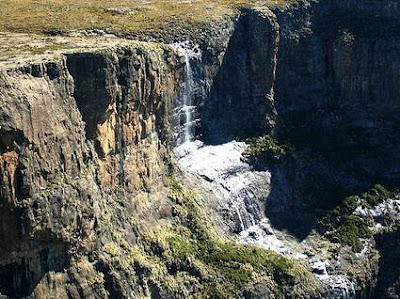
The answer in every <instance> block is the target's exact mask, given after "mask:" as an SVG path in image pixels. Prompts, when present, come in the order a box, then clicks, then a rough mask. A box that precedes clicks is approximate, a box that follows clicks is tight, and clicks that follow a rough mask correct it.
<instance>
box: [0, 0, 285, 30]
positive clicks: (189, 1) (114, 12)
mask: <svg viewBox="0 0 400 299" xmlns="http://www.w3.org/2000/svg"><path fill="white" fill-rule="evenodd" d="M289 1H290V0H275V1H273V0H267V1H266V0H264V1H257V0H219V1H215V0H181V1H176V0H175V1H173V0H86V1H78V0H0V8H1V9H0V31H3V32H19V33H39V34H42V33H49V32H54V31H56V32H58V31H61V32H70V31H75V30H78V31H79V30H91V29H101V30H110V31H112V32H115V33H117V34H121V35H138V34H145V35H148V36H151V35H159V34H163V33H165V32H173V33H174V32H176V31H177V30H183V31H185V30H186V31H189V32H190V31H191V30H195V29H196V28H201V27H203V26H207V24H209V23H210V22H212V21H216V20H218V19H220V18H223V17H225V16H227V15H231V14H232V13H233V12H234V11H235V9H236V8H238V7H239V6H241V5H252V4H255V3H258V4H261V5H281V4H285V3H288V2H289Z"/></svg>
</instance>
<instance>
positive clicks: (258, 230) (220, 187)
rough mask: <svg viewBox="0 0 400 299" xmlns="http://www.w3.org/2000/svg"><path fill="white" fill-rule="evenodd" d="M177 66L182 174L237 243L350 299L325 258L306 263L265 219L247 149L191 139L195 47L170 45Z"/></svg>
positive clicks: (266, 176)
mask: <svg viewBox="0 0 400 299" xmlns="http://www.w3.org/2000/svg"><path fill="white" fill-rule="evenodd" d="M171 46H172V47H174V48H175V49H176V50H177V53H178V55H179V56H180V57H181V59H182V63H183V67H184V69H183V82H182V85H181V90H180V101H179V105H178V107H177V108H176V109H175V116H176V117H177V119H179V120H180V124H179V126H177V127H176V128H175V131H176V140H177V145H178V146H177V147H176V148H175V150H174V152H175V155H176V157H177V159H178V162H179V165H180V166H181V167H182V169H185V170H186V171H189V172H190V173H192V174H196V175H198V182H197V183H198V184H200V185H202V186H203V188H205V189H206V190H212V192H213V194H214V196H215V197H216V199H217V201H218V206H219V209H220V210H221V211H227V213H228V215H230V216H229V217H230V218H229V219H231V221H233V222H234V224H235V230H236V232H237V233H238V234H237V241H238V242H239V243H244V244H254V245H257V246H260V247H262V248H265V249H269V250H272V251H275V252H277V253H279V254H282V255H285V256H288V257H291V258H294V259H299V260H308V261H309V264H310V267H311V268H312V270H313V271H315V272H316V274H315V275H316V276H317V277H318V278H319V279H320V281H321V282H323V284H324V285H325V287H326V288H327V289H328V292H329V297H328V298H332V299H333V298H334V299H337V298H343V299H348V298H354V296H355V291H354V285H353V282H352V281H350V280H349V279H348V278H347V277H345V276H343V275H338V274H337V273H328V271H327V269H328V268H329V262H328V261H327V260H325V257H323V256H321V258H318V257H316V258H314V259H309V257H308V255H307V252H309V251H310V250H311V249H310V247H309V245H307V244H306V243H304V242H301V243H300V242H298V241H295V240H293V238H291V237H290V236H288V235H286V233H284V232H281V231H277V230H275V229H274V228H273V227H272V226H271V223H270V221H269V219H268V218H267V217H266V215H265V208H266V200H267V198H268V196H269V194H270V192H271V189H270V186H271V173H270V172H268V171H256V170H254V169H252V168H251V166H250V165H248V164H247V163H246V162H244V161H243V160H242V159H241V158H242V154H243V151H244V150H245V149H246V147H247V145H246V144H245V143H244V142H237V141H231V142H227V143H224V144H219V145H205V144H204V143H203V142H202V141H200V140H196V135H195V129H196V123H197V121H198V120H197V119H196V115H197V111H196V105H195V79H194V74H193V69H192V65H191V63H192V61H193V60H195V59H199V58H200V52H199V51H198V48H197V47H192V46H191V44H190V43H189V42H183V43H175V44H172V45H171Z"/></svg>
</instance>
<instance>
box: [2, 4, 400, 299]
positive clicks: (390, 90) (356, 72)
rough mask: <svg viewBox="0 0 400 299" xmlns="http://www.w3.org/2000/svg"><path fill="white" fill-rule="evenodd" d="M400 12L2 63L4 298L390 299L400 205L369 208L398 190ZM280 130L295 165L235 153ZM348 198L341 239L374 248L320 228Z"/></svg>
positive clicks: (243, 28)
mask: <svg viewBox="0 0 400 299" xmlns="http://www.w3.org/2000/svg"><path fill="white" fill-rule="evenodd" d="M399 9H400V8H399V6H398V4H397V2H395V1H389V0H385V1H378V0H376V1H374V0H370V1H352V0H341V1H320V2H318V1H303V2H301V3H300V4H296V5H293V6H291V7H288V8H286V9H274V10H270V9H267V8H251V9H249V8H247V9H243V10H241V11H240V13H238V16H232V18H231V19H226V20H223V21H221V23H219V24H216V26H215V27H214V28H212V30H211V31H212V32H210V34H209V36H206V35H203V36H201V37H199V38H198V40H196V41H188V42H187V43H186V44H185V43H184V44H182V43H178V44H176V43H175V44H171V43H172V42H177V41H172V40H165V41H163V42H159V43H133V42H132V44H131V45H125V46H120V47H117V46H116V47H112V48H109V49H105V50H104V49H103V50H97V51H96V50H94V51H85V52H80V51H76V52H74V53H69V54H65V55H60V57H58V58H54V59H52V60H51V61H45V62H41V63H33V64H30V65H26V66H20V67H15V66H9V67H5V69H4V70H2V72H1V74H0V101H1V105H0V132H1V138H0V177H1V180H0V183H1V188H0V200H1V202H0V205H1V208H0V213H1V227H0V239H1V240H2V242H1V245H0V253H1V254H0V293H2V294H3V295H4V296H8V297H11V298H21V297H27V296H31V297H33V298H53V297H62V298H107V297H108V298H139V297H150V298H186V297H190V296H192V297H196V296H197V297H200V298H206V297H209V298H215V297H220V298H227V297H245V298H270V297H271V298H272V297H278V298H279V297H289V298H396V296H398V295H399V294H398V292H397V291H398V289H399V288H398V283H399V277H398V271H397V270H396V271H390V270H389V269H390V267H391V264H392V262H391V261H393V260H394V258H393V256H394V255H395V254H394V253H393V252H395V251H396V250H397V248H398V244H397V243H398V242H396V240H397V238H398V234H397V230H396V227H397V226H398V219H399V218H398V217H399V211H398V199H399V197H398V195H396V192H395V191H394V192H393V193H390V194H389V193H385V191H382V190H381V189H379V188H378V189H374V190H375V191H372V192H376V194H378V195H376V196H377V198H375V199H376V200H379V201H382V202H380V203H379V204H377V203H374V204H371V202H372V199H371V198H372V197H371V196H372V195H371V194H370V195H365V196H364V195H361V193H362V192H364V191H367V190H369V189H371V187H372V185H374V184H376V183H380V184H384V185H385V186H387V187H388V188H396V187H398V183H399V182H398V179H399V177H398V173H399V171H398V168H399V165H400V164H399V163H398V162H399V156H398V155H399V154H398V153H399V151H398V147H399V142H398V138H397V137H398V130H397V128H398V124H399V120H398V119H397V113H396V112H397V110H398V102H399V94H398V90H397V85H398V82H399V81H400V80H399V79H400V73H399V72H398V69H400V68H399V67H398V60H399V57H400V55H399V54H400V53H399V52H400V48H399V46H398V45H399V43H398V39H399V38H400V37H399V36H398V33H397V32H398V31H397V28H399V25H400V20H399V19H398V10H399ZM180 42H184V41H180ZM128 44H129V43H128ZM194 48H197V49H198V50H195V51H193V49H194ZM189 50H190V51H189ZM188 53H189V54H190V55H189V54H188ZM188 68H190V71H189V69H188ZM188 120H190V121H191V124H190V127H189V124H188ZM188 128H190V129H188ZM182 134H186V135H187V134H189V138H186V137H185V138H182ZM268 134H269V135H271V136H274V138H276V139H277V140H278V141H279V142H281V143H282V144H284V145H285V146H283V147H284V148H285V155H276V152H275V154H274V155H272V156H271V155H268V150H270V148H267V149H266V152H267V153H266V154H265V153H264V152H265V149H264V148H263V149H262V150H261V151H260V152H262V153H263V154H256V155H251V156H252V157H250V158H247V159H244V158H241V157H242V153H243V151H244V150H245V149H246V148H248V145H246V144H245V143H244V142H241V141H232V140H233V139H235V138H236V139H240V140H242V141H243V140H245V139H246V138H248V137H257V136H260V135H268ZM188 139H189V140H190V141H192V142H185V143H184V144H181V143H182V142H183V141H189V140H188ZM196 140H197V141H196ZM268 140H269V139H268ZM270 145H271V144H270ZM270 145H269V146H270ZM276 146H277V145H276ZM251 147H252V145H251V144H250V148H251ZM270 147H271V146H270ZM277 147H278V146H277ZM275 150H276V149H275ZM255 152H256V153H259V152H257V151H255ZM253 153H254V152H253ZM168 176H170V178H169V179H168ZM179 182H182V183H183V185H185V186H186V187H183V186H182V184H181V183H179ZM167 185H169V188H167V187H166V186H167ZM190 189H192V190H196V192H193V191H191V190H190ZM194 193H197V195H195V194H194ZM352 194H359V195H360V196H359V197H357V199H354V200H352V201H350V202H351V205H348V206H346V207H347V209H345V208H343V207H341V208H337V209H336V211H339V212H337V213H338V214H337V215H336V217H335V218H334V219H333V218H330V219H331V225H332V227H333V228H334V230H335V231H339V232H341V231H343V230H344V229H343V225H344V224H347V223H348V222H351V221H361V220H355V219H359V218H354V217H361V218H362V219H364V218H365V219H366V220H365V221H367V222H368V223H367V224H368V227H369V228H370V229H371V231H372V232H373V234H371V235H368V236H367V235H360V236H361V237H363V238H362V242H361V243H360V241H359V240H358V237H359V235H356V239H357V242H356V243H351V242H349V241H348V240H347V239H345V238H343V235H339V236H338V237H337V238H338V239H339V243H337V240H336V241H335V240H334V239H332V238H329V232H330V231H329V229H325V230H324V229H321V228H320V225H319V220H320V219H321V218H323V216H324V215H325V216H326V215H328V216H330V215H331V214H329V212H328V211H329V210H331V209H333V208H335V207H339V206H340V203H341V202H342V200H343V199H344V198H345V197H347V196H349V195H352ZM383 195H385V196H383ZM382 198H383V199H382ZM345 202H346V203H347V202H348V201H345ZM349 206H351V208H349ZM326 217H327V216H326ZM349 217H350V218H349ZM351 217H352V218H351ZM387 218H390V219H389V220H388V219H387ZM324 219H326V218H324ZM338 219H339V220H338ZM382 219H386V220H385V221H383V220H382ZM188 220H189V221H188ZM350 220H351V221H350ZM335 221H338V224H336V222H335ZM346 221H347V222H346ZM363 221H364V220H363ZM357 223H358V222H357ZM362 223H364V222H362ZM327 230H328V234H326V232H327ZM330 233H332V232H330ZM221 236H223V237H224V238H225V239H224V240H227V239H231V240H235V242H236V241H237V242H238V243H251V244H256V245H257V246H260V247H264V248H267V249H272V250H273V251H276V252H277V253H278V254H277V255H275V254H274V255H272V253H271V254H269V253H268V254H267V253H266V252H264V251H259V249H256V248H254V249H252V248H253V247H245V246H244V247H241V246H239V245H234V244H235V243H230V241H221V239H220V238H221ZM346 236H347V235H346ZM374 236H376V237H374ZM375 239H376V240H375ZM351 241H354V238H353V239H351ZM346 242H347V243H346ZM354 242H355V241H354ZM375 243H376V244H375ZM359 244H361V245H360V246H361V248H358V247H359ZM386 244H387V245H386ZM349 245H352V246H349ZM248 248H250V249H248ZM249 250H250V252H252V253H251V254H249ZM251 250H253V251H251ZM281 255H284V256H286V257H288V258H290V260H288V259H286V258H282V257H281ZM253 256H258V257H261V260H258V259H257V258H253ZM292 260H294V262H293V261H292ZM311 271H312V272H314V276H312V275H311V274H310V273H311ZM385 271H390V275H386V273H385ZM240 273H244V274H245V275H244V277H243V276H241V275H240Z"/></svg>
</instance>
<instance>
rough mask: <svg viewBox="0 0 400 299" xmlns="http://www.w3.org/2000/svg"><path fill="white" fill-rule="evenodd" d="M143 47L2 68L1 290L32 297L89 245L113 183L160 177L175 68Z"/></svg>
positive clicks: (117, 186)
mask: <svg viewBox="0 0 400 299" xmlns="http://www.w3.org/2000/svg"><path fill="white" fill-rule="evenodd" d="M148 47H149V48H148V49H146V48H124V49H119V50H114V51H109V52H106V53H83V54H71V55H68V56H65V57H63V58H62V59H61V60H59V61H56V62H49V63H43V64H38V65H32V66H30V67H24V68H20V69H17V70H9V71H7V72H5V73H3V74H2V77H1V96H0V98H1V112H0V115H1V116H0V118H1V155H0V157H1V158H0V161H1V177H2V180H1V205H2V208H1V219H2V225H1V232H0V238H1V239H2V240H3V241H2V242H1V244H2V245H1V249H0V252H1V254H0V255H1V262H0V264H1V271H0V277H1V281H0V285H1V292H2V293H4V294H6V295H9V296H12V297H20V296H26V295H29V294H30V292H32V290H33V289H34V287H35V286H36V284H37V283H38V282H39V281H40V280H41V278H42V277H43V276H44V275H45V274H46V273H48V272H49V271H54V272H59V271H62V270H63V269H68V267H69V266H70V265H71V263H73V261H71V259H73V256H75V257H76V256H77V255H79V256H84V255H85V254H88V253H89V252H91V251H93V250H94V249H95V248H96V243H97V242H99V241H98V240H97V238H98V237H99V236H98V235H97V234H98V233H99V225H100V224H99V222H100V220H99V217H100V214H101V210H102V209H104V207H103V206H102V202H103V203H104V202H106V201H107V200H108V199H109V198H111V197H112V196H114V195H115V194H116V193H117V191H119V190H124V191H123V192H127V193H129V194H135V195H137V194H140V193H145V192H147V191H149V190H153V189H157V188H160V186H162V185H163V178H164V176H165V174H166V171H165V164H164V161H163V160H164V159H167V157H168V156H167V155H168V154H167V151H166V148H167V147H168V143H169V141H170V140H171V131H170V127H171V126H170V125H169V122H170V121H172V120H171V119H172V112H171V111H172V107H173V105H174V100H175V99H176V98H177V92H178V87H179V86H178V84H177V83H178V82H179V81H180V80H181V71H180V65H179V64H177V63H176V61H177V59H176V57H175V56H176V54H174V52H173V51H172V50H171V49H169V50H166V49H162V48H160V47H158V46H154V45H149V46H148ZM119 192H122V191H119ZM71 276H73V275H71ZM71 279H72V280H74V279H73V278H71ZM78 284H79V283H78ZM39 289H40V288H39ZM73 289H74V288H73ZM75 289H76V288H75ZM69 292H72V293H70V295H69V296H72V297H74V295H73V294H74V292H76V290H72V291H71V290H69ZM71 294H72V295H71Z"/></svg>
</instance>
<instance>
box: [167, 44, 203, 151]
mask: <svg viewBox="0 0 400 299" xmlns="http://www.w3.org/2000/svg"><path fill="white" fill-rule="evenodd" d="M172 46H173V47H174V48H176V49H177V51H178V54H179V55H180V56H181V57H182V58H184V62H185V66H184V73H183V83H182V88H181V104H180V107H179V108H178V111H177V113H178V114H179V118H180V120H181V126H180V128H179V130H178V131H179V133H178V144H183V143H187V142H190V141H193V139H194V135H195V126H196V122H197V120H196V119H195V117H194V115H195V113H196V106H195V105H194V79H193V71H192V67H191V60H192V59H199V57H200V52H199V51H198V47H197V46H195V47H191V46H190V43H189V42H183V43H175V44H172Z"/></svg>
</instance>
